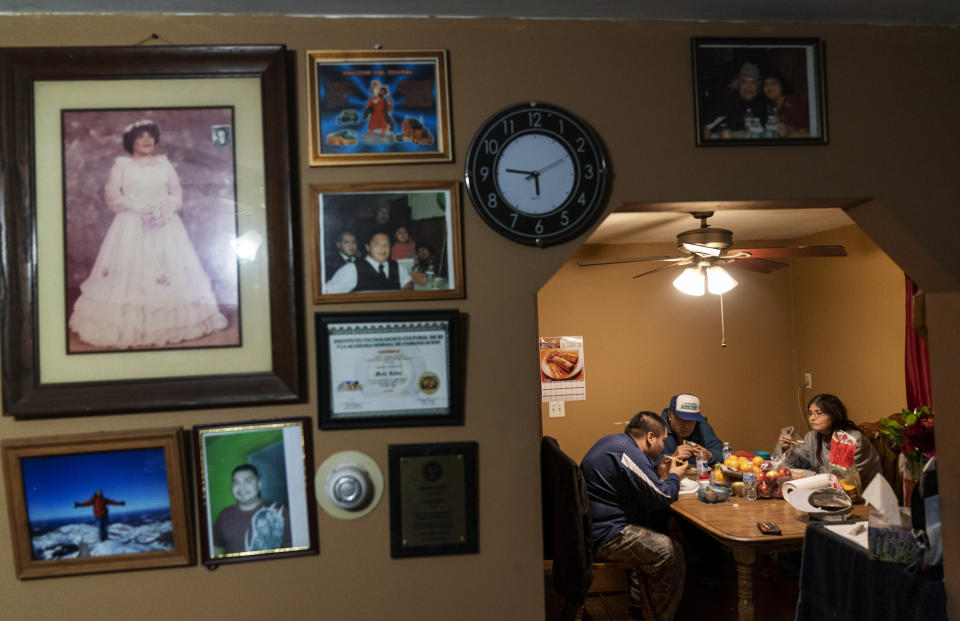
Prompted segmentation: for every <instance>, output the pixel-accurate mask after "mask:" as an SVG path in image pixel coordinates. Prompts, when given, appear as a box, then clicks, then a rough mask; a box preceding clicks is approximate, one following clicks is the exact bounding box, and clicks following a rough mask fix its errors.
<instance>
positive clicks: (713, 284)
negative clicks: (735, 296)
mask: <svg viewBox="0 0 960 621" xmlns="http://www.w3.org/2000/svg"><path fill="white" fill-rule="evenodd" d="M736 286H737V281H736V280H734V279H733V276H731V275H730V274H728V273H727V270H725V269H723V268H722V267H720V266H718V265H714V266H713V267H708V268H707V289H708V290H709V291H710V293H713V294H714V295H720V294H721V293H726V292H727V291H730V290H731V289H733V288H734V287H736Z"/></svg>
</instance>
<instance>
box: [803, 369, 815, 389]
mask: <svg viewBox="0 0 960 621" xmlns="http://www.w3.org/2000/svg"><path fill="white" fill-rule="evenodd" d="M803 387H804V388H813V373H804V374H803Z"/></svg>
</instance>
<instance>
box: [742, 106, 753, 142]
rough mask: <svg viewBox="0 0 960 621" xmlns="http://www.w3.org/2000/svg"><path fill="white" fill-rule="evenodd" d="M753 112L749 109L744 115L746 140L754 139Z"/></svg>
mask: <svg viewBox="0 0 960 621" xmlns="http://www.w3.org/2000/svg"><path fill="white" fill-rule="evenodd" d="M753 119H754V116H753V110H751V109H750V108H747V111H746V112H744V113H743V134H744V136H745V137H746V138H753V133H752V130H753Z"/></svg>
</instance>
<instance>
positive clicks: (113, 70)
mask: <svg viewBox="0 0 960 621" xmlns="http://www.w3.org/2000/svg"><path fill="white" fill-rule="evenodd" d="M287 56H288V54H287V51H286V49H285V48H284V47H283V46H269V45H263V46H230V47H176V46H170V47H109V48H96V47H94V48H66V47H64V48H13V49H0V71H2V74H3V75H4V76H6V82H5V88H4V89H3V90H2V92H0V98H2V102H0V103H2V105H3V107H4V108H5V110H6V114H5V115H4V120H3V127H2V128H0V130H2V136H0V141H2V145H3V150H2V154H3V155H0V158H3V160H4V161H2V162H0V163H2V170H3V171H4V172H3V175H4V178H3V183H4V186H5V188H6V191H5V192H4V194H3V196H2V197H0V201H2V217H3V224H4V227H3V229H4V230H3V234H4V236H5V239H4V244H3V255H2V257H0V262H2V270H3V280H4V282H5V283H6V285H7V290H6V291H5V292H4V293H5V295H4V297H3V306H2V321H0V323H2V343H3V351H2V360H3V388H4V390H3V410H4V414H12V415H14V416H16V417H18V418H39V417H49V416H68V415H81V414H91V413H95V414H110V413H119V412H124V413H126V412H137V411H148V410H170V409H186V408H200V407H227V406H241V405H255V404H267V403H292V402H298V401H302V400H303V399H304V398H305V391H306V383H305V377H304V365H305V361H304V352H303V343H302V334H301V332H302V318H301V315H302V313H300V312H299V311H300V308H299V303H298V298H299V288H298V285H297V272H298V270H297V260H296V257H295V255H294V253H293V252H292V248H293V246H294V244H293V243H292V241H293V237H292V235H293V234H292V217H291V213H292V209H293V200H294V198H293V196H292V195H291V192H290V185H291V184H290V183H289V176H290V174H291V158H292V153H291V151H292V145H291V140H290V123H291V122H292V120H293V116H292V115H291V114H290V110H291V108H292V106H293V105H294V103H295V102H294V101H293V99H292V97H290V95H289V89H290V84H289V76H288V71H287ZM118 76H122V77H118ZM14 154H15V158H16V161H13V160H12V159H6V158H12V157H14ZM241 171H242V173H243V174H240V172H241Z"/></svg>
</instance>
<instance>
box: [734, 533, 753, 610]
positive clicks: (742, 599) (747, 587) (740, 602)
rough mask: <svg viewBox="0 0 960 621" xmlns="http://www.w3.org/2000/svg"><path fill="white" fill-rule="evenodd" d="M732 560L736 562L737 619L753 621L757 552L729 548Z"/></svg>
mask: <svg viewBox="0 0 960 621" xmlns="http://www.w3.org/2000/svg"><path fill="white" fill-rule="evenodd" d="M731 549H732V550H733V558H734V560H735V561H736V562H737V618H738V619H739V620H740V621H753V613H754V602H753V568H754V565H755V564H756V562H757V552H756V550H754V549H753V548H752V547H750V546H739V545H734V546H731Z"/></svg>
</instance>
